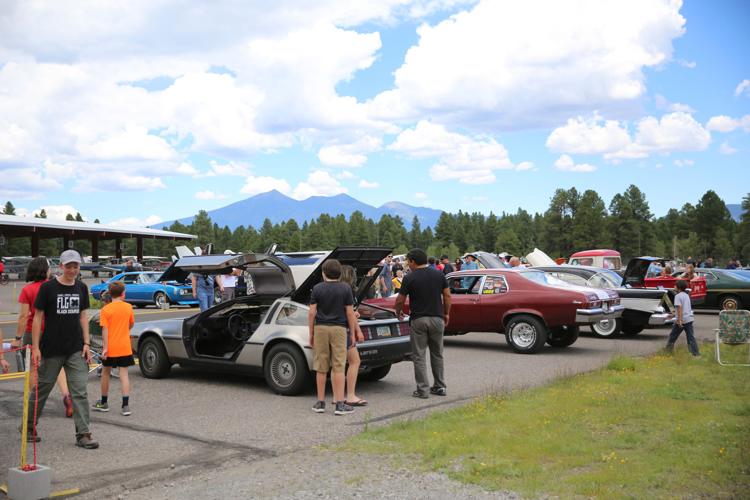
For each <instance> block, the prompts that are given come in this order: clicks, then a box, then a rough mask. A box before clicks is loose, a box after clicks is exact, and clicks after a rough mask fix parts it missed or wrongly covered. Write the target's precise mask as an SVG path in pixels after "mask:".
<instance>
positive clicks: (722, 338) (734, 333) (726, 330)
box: [716, 310, 750, 366]
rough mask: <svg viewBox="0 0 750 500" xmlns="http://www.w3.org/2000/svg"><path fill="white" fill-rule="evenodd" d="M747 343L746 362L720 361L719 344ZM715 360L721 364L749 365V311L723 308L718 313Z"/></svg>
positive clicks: (734, 344) (735, 344)
mask: <svg viewBox="0 0 750 500" xmlns="http://www.w3.org/2000/svg"><path fill="white" fill-rule="evenodd" d="M722 344H724V345H731V346H737V345H742V344H746V345H748V362H747V363H727V362H722V361H721V345H722ZM716 361H718V362H719V364H720V365H722V366H728V365H738V366H750V311H747V310H724V311H721V312H720V313H719V328H717V329H716Z"/></svg>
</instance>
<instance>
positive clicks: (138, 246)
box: [135, 236, 143, 262]
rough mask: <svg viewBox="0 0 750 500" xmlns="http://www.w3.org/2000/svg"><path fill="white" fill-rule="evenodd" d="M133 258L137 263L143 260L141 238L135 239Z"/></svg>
mask: <svg viewBox="0 0 750 500" xmlns="http://www.w3.org/2000/svg"><path fill="white" fill-rule="evenodd" d="M135 258H136V259H138V262H141V261H142V260H143V236H136V237H135Z"/></svg>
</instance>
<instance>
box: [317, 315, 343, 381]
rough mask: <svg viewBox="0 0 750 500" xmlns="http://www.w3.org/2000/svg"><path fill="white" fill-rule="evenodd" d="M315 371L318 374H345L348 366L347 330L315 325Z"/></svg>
mask: <svg viewBox="0 0 750 500" xmlns="http://www.w3.org/2000/svg"><path fill="white" fill-rule="evenodd" d="M313 335H315V345H314V346H313V369H314V370H315V371H316V372H323V373H327V372H328V370H331V371H332V372H333V373H344V367H345V366H346V328H344V327H343V326H333V325H315V330H314V333H313Z"/></svg>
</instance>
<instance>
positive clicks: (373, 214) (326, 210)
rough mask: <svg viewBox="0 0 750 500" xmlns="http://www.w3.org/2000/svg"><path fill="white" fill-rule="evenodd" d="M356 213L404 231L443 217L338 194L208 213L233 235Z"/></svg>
mask: <svg viewBox="0 0 750 500" xmlns="http://www.w3.org/2000/svg"><path fill="white" fill-rule="evenodd" d="M355 211H359V212H361V213H362V215H364V217H366V218H368V219H372V220H374V221H379V220H380V218H381V217H383V216H384V215H390V216H393V217H395V216H399V217H401V219H402V220H403V221H404V225H405V226H406V228H407V229H410V228H411V221H412V219H413V218H414V217H415V216H416V217H417V218H418V219H419V222H420V224H421V225H422V227H427V226H430V227H435V224H437V220H438V218H439V217H440V214H441V213H442V211H441V210H435V209H433V208H425V207H412V206H411V205H407V204H405V203H401V202H397V201H391V202H388V203H386V204H384V205H382V206H380V207H377V208H376V207H373V206H372V205H368V204H366V203H363V202H361V201H359V200H358V199H356V198H354V197H352V196H350V195H348V194H346V193H340V194H337V195H334V196H311V197H309V198H307V199H304V200H296V199H294V198H290V197H289V196H287V195H285V194H284V193H280V192H279V191H277V190H275V189H274V190H271V191H266V192H264V193H260V194H257V195H255V196H251V197H249V198H246V199H244V200H240V201H236V202H234V203H232V204H230V205H227V206H225V207H221V208H217V209H215V210H210V211H208V216H209V217H211V221H212V222H214V223H216V224H218V225H219V227H224V226H228V227H229V229H231V230H232V231H233V230H234V229H236V228H237V227H238V226H245V227H247V226H253V227H255V228H259V227H261V226H262V225H263V221H264V220H265V219H266V218H268V219H269V220H270V221H271V222H272V223H273V224H278V223H280V222H286V221H288V220H291V219H294V220H295V221H297V223H298V224H300V225H301V224H303V223H304V222H306V221H311V220H313V219H316V218H318V217H319V216H320V215H321V214H328V215H331V216H333V217H335V216H337V215H339V214H342V215H344V216H345V217H347V218H349V217H351V215H352V213H354V212H355ZM194 218H195V216H192V217H186V218H183V219H179V221H180V222H181V223H182V224H190V223H192V221H193V219H194ZM173 222H174V221H167V222H161V223H159V224H157V225H156V226H154V227H158V228H163V227H167V226H169V225H171V224H172V223H173Z"/></svg>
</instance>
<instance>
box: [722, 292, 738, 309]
mask: <svg viewBox="0 0 750 500" xmlns="http://www.w3.org/2000/svg"><path fill="white" fill-rule="evenodd" d="M719 308H720V309H721V310H722V311H724V310H727V311H736V310H738V309H742V300H740V298H739V297H737V296H736V295H724V296H722V297H721V298H720V299H719Z"/></svg>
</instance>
